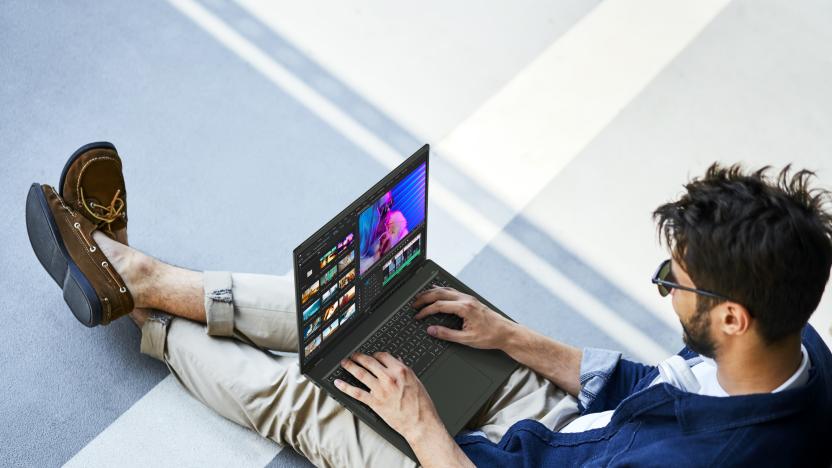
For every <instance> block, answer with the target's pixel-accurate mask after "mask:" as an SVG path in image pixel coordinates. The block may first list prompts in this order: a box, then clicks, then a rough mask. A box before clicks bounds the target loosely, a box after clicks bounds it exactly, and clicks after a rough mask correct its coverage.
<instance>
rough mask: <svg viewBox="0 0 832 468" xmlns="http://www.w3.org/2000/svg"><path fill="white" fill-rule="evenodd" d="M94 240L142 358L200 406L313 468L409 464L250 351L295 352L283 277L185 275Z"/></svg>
mask: <svg viewBox="0 0 832 468" xmlns="http://www.w3.org/2000/svg"><path fill="white" fill-rule="evenodd" d="M102 237H104V236H102ZM95 240H96V242H98V243H99V246H100V247H101V249H102V250H103V251H104V253H105V254H106V255H107V257H108V258H109V259H110V261H111V263H112V264H113V265H114V266H115V268H116V270H117V271H118V272H119V274H120V275H121V276H122V277H123V278H124V280H125V282H126V283H127V285H128V289H130V291H131V293H132V294H133V296H134V300H135V302H136V304H137V311H136V312H134V314H133V316H134V319H135V320H136V321H137V323H139V324H140V326H141V328H142V352H144V353H146V354H149V355H151V356H154V357H156V358H158V359H161V360H162V361H164V362H165V363H166V364H167V366H168V368H169V369H170V370H171V373H172V374H173V375H174V376H175V377H176V378H177V379H178V380H179V382H180V383H181V384H182V385H183V386H184V387H185V388H186V389H187V390H188V391H189V392H190V393H191V394H192V395H194V396H195V397H196V398H197V399H199V400H200V401H202V402H203V403H204V404H205V405H206V406H208V407H210V408H211V409H213V410H214V411H216V412H217V413H219V414H220V415H222V416H224V417H225V418H227V419H229V420H231V421H234V422H236V423H238V424H240V425H242V426H244V427H247V428H250V429H252V430H255V431H257V432H258V433H260V434H261V435H263V436H264V437H268V438H270V439H272V440H274V441H275V442H277V443H279V444H288V445H290V446H291V447H293V448H294V449H295V450H297V451H298V452H299V453H301V454H303V455H304V456H306V457H307V458H308V459H309V460H310V461H312V463H314V464H315V465H318V466H380V467H387V466H414V465H415V464H414V463H413V462H412V461H411V460H410V459H408V458H407V457H405V456H404V455H403V454H402V453H401V452H399V451H398V450H397V449H396V448H395V447H393V446H392V445H390V444H389V443H388V442H387V441H386V440H384V439H383V438H381V437H380V436H379V435H378V434H377V433H376V432H375V431H374V430H372V429H370V428H369V427H368V426H366V425H365V424H364V423H362V422H360V421H359V420H358V419H357V418H355V416H353V415H352V413H350V412H349V411H347V410H346V409H344V408H343V407H342V406H341V405H340V404H339V403H338V402H336V401H335V400H333V399H332V398H330V397H329V396H327V394H326V393H325V392H323V391H322V390H321V389H319V388H318V387H317V386H316V385H314V384H313V383H312V382H311V381H309V380H307V379H306V378H305V377H304V376H303V375H301V373H300V370H299V368H298V365H297V358H289V357H282V356H273V355H271V354H269V353H268V352H266V351H264V350H263V349H259V348H271V349H279V350H287V351H289V350H291V351H296V350H297V331H296V328H295V326H296V325H295V311H294V298H293V288H292V283H291V280H290V279H289V278H287V277H269V276H264V275H246V274H228V273H217V272H215V273H210V272H209V273H201V272H194V271H189V270H185V269H181V268H177V267H173V266H171V265H166V264H164V263H162V262H160V261H158V260H155V259H153V258H150V257H148V256H146V255H144V254H141V253H140V252H137V251H135V250H133V249H130V248H129V247H126V246H123V245H121V244H118V243H116V242H114V241H112V240H109V239H106V238H105V239H99V238H98V236H97V235H96V239H95ZM141 308H154V309H159V310H164V311H167V312H169V313H171V314H173V315H175V316H177V317H178V318H173V319H171V320H167V318H166V317H162V318H159V317H155V316H153V315H151V314H147V313H145V312H141ZM183 318H187V319H188V320H184V319H183ZM197 322H201V323H207V327H206V326H204V325H202V324H201V323H197ZM287 324H290V326H288V325H287ZM206 328H207V332H208V333H206ZM258 328H259V329H258ZM209 333H210V334H214V335H217V334H220V335H224V336H220V337H217V336H210V335H209ZM231 335H233V336H234V337H236V338H238V339H231V338H230V336H231ZM247 342H250V343H252V344H254V345H255V346H251V345H249V344H247Z"/></svg>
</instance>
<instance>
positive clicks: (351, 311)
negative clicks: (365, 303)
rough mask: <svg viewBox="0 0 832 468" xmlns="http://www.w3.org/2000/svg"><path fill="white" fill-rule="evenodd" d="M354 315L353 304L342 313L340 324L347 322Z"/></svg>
mask: <svg viewBox="0 0 832 468" xmlns="http://www.w3.org/2000/svg"><path fill="white" fill-rule="evenodd" d="M353 315H355V303H353V304H352V305H351V306H350V308H349V309H347V311H346V312H344V316H343V317H341V323H344V322H345V321H347V320H348V319H349V318H350V317H352V316H353Z"/></svg>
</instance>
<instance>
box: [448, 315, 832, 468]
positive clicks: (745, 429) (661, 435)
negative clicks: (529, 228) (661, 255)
mask: <svg viewBox="0 0 832 468" xmlns="http://www.w3.org/2000/svg"><path fill="white" fill-rule="evenodd" d="M802 339H803V344H804V346H805V347H806V350H807V351H808V353H809V359H810V360H811V362H812V369H811V370H810V371H809V381H808V382H807V383H806V385H804V386H802V387H799V388H794V389H789V390H785V391H782V392H778V393H761V394H754V395H741V396H731V397H711V396H704V395H697V394H695V393H688V392H684V391H682V390H679V389H678V388H676V387H673V386H672V385H668V384H666V383H665V384H659V385H654V386H652V387H650V386H649V385H650V383H651V382H652V381H653V380H654V379H655V378H656V376H657V375H658V370H657V369H656V368H655V367H653V366H647V365H644V364H639V363H635V362H631V361H628V360H626V359H622V358H621V355H620V354H619V353H613V352H609V351H599V350H594V351H589V352H585V355H584V359H583V360H582V362H581V377H580V380H581V394H580V396H579V409H580V410H581V414H588V413H595V412H598V411H607V410H612V409H614V410H615V413H614V414H613V417H612V420H611V421H610V423H609V424H608V425H607V426H605V427H602V428H598V429H592V430H589V431H585V432H578V433H559V432H554V431H551V430H550V429H549V428H547V427H545V426H544V425H542V424H540V423H539V422H537V421H533V420H523V421H520V422H518V423H516V424H514V425H513V426H512V427H511V428H509V430H508V431H507V432H506V433H505V435H504V436H503V438H502V439H501V440H500V442H499V443H497V444H494V443H492V442H490V441H489V440H488V439H486V438H485V437H482V436H478V435H462V436H458V437H457V438H456V441H457V443H458V444H459V445H460V447H461V448H462V450H463V451H464V452H465V454H466V455H468V457H469V458H470V459H471V460H472V461H473V462H474V463H475V464H476V465H477V466H500V467H509V466H528V467H532V466H534V467H538V466H553V467H561V466H582V467H584V466H590V467H595V466H673V467H674V468H679V467H688V466H715V465H718V466H823V467H829V466H830V465H832V354H830V352H829V349H828V348H827V347H826V345H825V344H824V343H823V341H822V340H821V338H820V336H818V334H817V332H816V331H815V329H814V328H812V327H811V326H810V325H807V326H806V328H804V330H803V334H802ZM679 355H680V356H682V357H684V358H685V359H690V358H692V357H695V356H696V353H694V352H692V351H691V350H689V349H688V348H684V349H683V350H682V351H681V352H680V353H679Z"/></svg>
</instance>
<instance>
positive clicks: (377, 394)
mask: <svg viewBox="0 0 832 468" xmlns="http://www.w3.org/2000/svg"><path fill="white" fill-rule="evenodd" d="M341 366H342V367H343V368H344V369H346V370H347V372H349V373H350V374H352V375H353V376H355V378H356V379H358V380H359V381H360V382H361V383H363V384H364V385H366V386H367V388H369V389H370V391H369V392H367V391H365V390H362V389H360V388H357V387H353V386H352V385H349V384H347V383H345V382H343V381H341V380H336V381H335V386H336V387H338V389H339V390H341V391H342V392H344V393H346V394H347V395H349V396H351V397H353V398H355V399H356V400H358V401H360V402H362V403H364V404H366V405H367V406H369V407H370V408H371V409H372V410H373V411H375V412H376V413H377V414H378V415H379V416H381V418H382V419H383V420H384V422H386V423H387V424H388V425H389V426H390V427H392V428H393V429H394V430H395V431H396V432H398V433H399V434H401V435H402V436H404V438H405V439H406V440H407V441H408V442H409V443H410V444H411V445H413V442H414V441H415V440H418V439H419V438H422V437H424V436H425V435H426V434H427V433H429V432H435V431H442V432H445V433H446V434H447V432H446V431H445V426H444V425H443V424H442V421H441V420H440V419H439V415H438V414H437V413H436V407H435V406H434V405H433V401H432V400H431V399H430V395H428V392H427V391H426V390H425V387H424V386H423V385H422V382H421V381H420V380H419V378H418V377H416V374H415V373H413V370H411V369H410V368H409V367H407V366H406V365H404V363H402V362H401V361H399V360H398V359H396V358H394V357H393V356H392V355H390V354H389V353H375V354H373V356H367V355H366V354H361V353H356V354H353V355H352V356H351V357H350V358H348V359H344V360H343V361H341Z"/></svg>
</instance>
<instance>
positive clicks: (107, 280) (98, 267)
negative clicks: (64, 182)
mask: <svg viewBox="0 0 832 468" xmlns="http://www.w3.org/2000/svg"><path fill="white" fill-rule="evenodd" d="M52 192H53V193H55V189H54V188H52ZM55 194H56V195H57V193H55ZM58 200H60V197H58ZM61 204H62V205H63V202H61ZM64 207H66V205H64ZM62 214H63V217H64V219H65V220H66V221H70V218H69V217H68V216H67V214H66V213H62ZM77 231H78V229H74V228H73V229H72V233H73V235H74V236H75V239H76V240H78V241H79V242H80V243H81V244H86V242H85V241H84V240H83V239H82V238H81V237H80V233H79V232H77ZM93 242H94V241H93ZM95 247H96V251H100V250H101V249H100V248H99V247H98V245H97V244H96V245H95ZM67 253H69V252H67ZM84 253H85V254H86V255H87V257H89V260H90V261H91V262H93V265H94V268H95V269H96V270H99V272H100V273H102V274H103V276H104V281H105V284H106V285H107V286H108V287H109V288H110V293H111V294H110V295H112V296H113V297H115V296H118V295H120V294H123V293H121V292H118V293H117V294H114V293H113V290H115V291H118V288H114V287H113V284H112V283H113V280H112V278H110V277H109V275H108V274H107V272H101V271H100V270H102V269H103V268H104V267H102V266H101V265H100V264H99V263H97V262H96V260H95V259H94V258H93V256H92V254H91V253H90V251H89V249H88V248H85V249H84ZM101 256H102V257H104V260H105V261H107V262H108V263H109V259H107V257H106V255H104V254H103V253H102V254H101ZM71 257H72V256H70V258H71ZM79 268H80V265H79ZM82 273H83V272H82ZM116 274H118V273H116ZM93 289H95V288H94V287H93ZM97 292H98V291H96V293H97ZM110 295H106V294H105V296H110ZM119 302H120V303H121V305H122V306H123V307H124V308H125V309H126V307H125V304H124V303H123V301H121V300H120V301H119Z"/></svg>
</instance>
